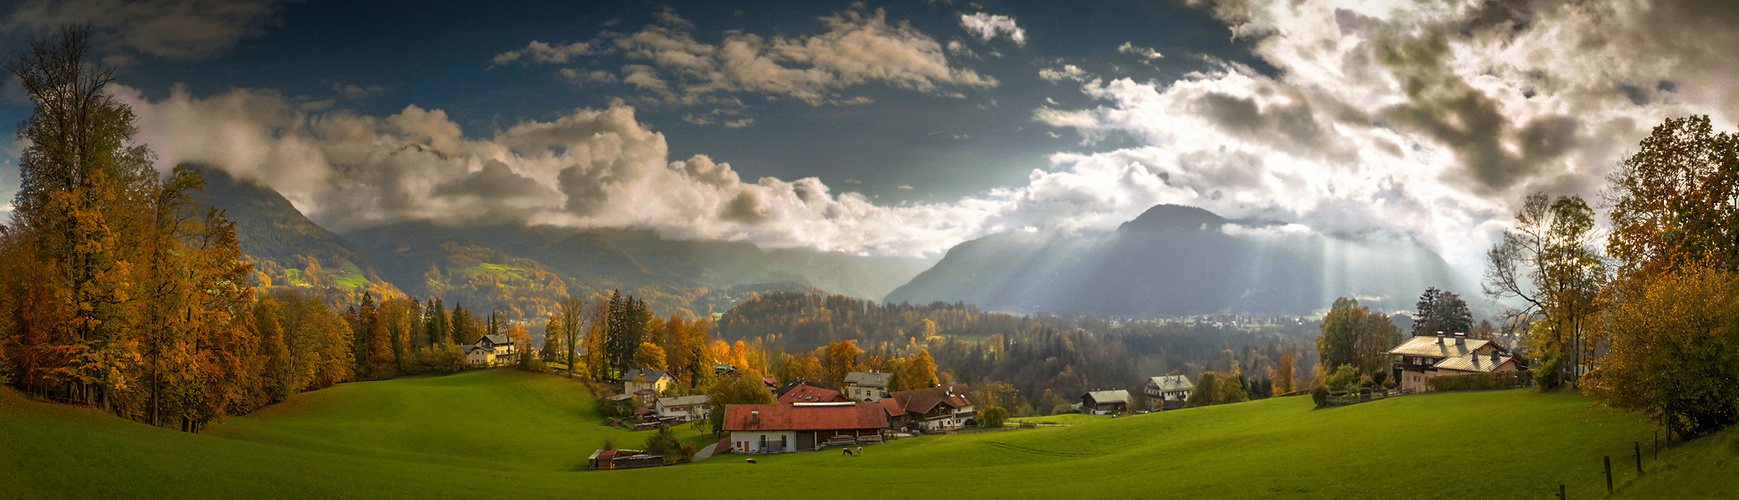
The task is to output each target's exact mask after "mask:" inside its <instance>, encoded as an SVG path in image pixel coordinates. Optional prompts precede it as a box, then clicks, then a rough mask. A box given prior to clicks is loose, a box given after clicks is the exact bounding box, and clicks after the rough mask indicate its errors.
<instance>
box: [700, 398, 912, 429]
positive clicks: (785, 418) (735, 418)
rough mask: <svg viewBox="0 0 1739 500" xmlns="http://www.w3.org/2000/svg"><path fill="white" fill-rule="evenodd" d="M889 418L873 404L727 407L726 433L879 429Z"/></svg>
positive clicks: (879, 406) (880, 408)
mask: <svg viewBox="0 0 1739 500" xmlns="http://www.w3.org/2000/svg"><path fill="white" fill-rule="evenodd" d="M887 426H888V417H887V415H886V414H885V413H884V412H883V410H882V406H881V405H879V404H875V403H852V404H840V405H802V406H798V405H787V404H770V405H727V406H725V430H727V431H761V430H767V431H775V430H777V431H790V430H797V431H820V430H836V429H882V428H886V427H887Z"/></svg>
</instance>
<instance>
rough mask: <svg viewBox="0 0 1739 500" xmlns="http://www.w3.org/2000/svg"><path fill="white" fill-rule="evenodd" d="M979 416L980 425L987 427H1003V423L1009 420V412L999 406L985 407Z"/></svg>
mask: <svg viewBox="0 0 1739 500" xmlns="http://www.w3.org/2000/svg"><path fill="white" fill-rule="evenodd" d="M979 416H980V418H979V421H978V423H979V425H983V426H985V427H1002V423H1003V422H1004V421H1006V420H1008V410H1004V409H1002V408H1001V407H997V406H990V407H985V408H984V411H983V412H980V413H979Z"/></svg>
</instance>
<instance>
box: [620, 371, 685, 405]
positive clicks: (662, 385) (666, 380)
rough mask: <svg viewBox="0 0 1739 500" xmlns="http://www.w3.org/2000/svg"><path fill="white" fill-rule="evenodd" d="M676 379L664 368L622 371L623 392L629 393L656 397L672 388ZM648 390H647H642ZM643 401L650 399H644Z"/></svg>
mask: <svg viewBox="0 0 1739 500" xmlns="http://www.w3.org/2000/svg"><path fill="white" fill-rule="evenodd" d="M675 382H676V379H674V378H671V376H670V374H669V373H666V372H665V371H664V370H651V369H643V370H628V371H627V372H624V373H622V392H624V393H628V394H651V395H652V396H653V397H654V398H656V397H658V396H659V395H661V394H664V391H666V390H669V389H670V385H671V384H673V383H675ZM642 391H646V392H642ZM642 401H650V400H649V399H643V400H642Z"/></svg>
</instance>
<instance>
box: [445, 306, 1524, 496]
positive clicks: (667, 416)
mask: <svg viewBox="0 0 1739 500" xmlns="http://www.w3.org/2000/svg"><path fill="white" fill-rule="evenodd" d="M491 337H495V336H491ZM501 340H505V339H492V338H487V337H486V338H485V339H483V340H481V341H479V342H478V345H477V346H473V349H480V348H484V349H492V350H491V351H488V352H486V354H489V355H494V356H503V354H502V353H503V352H505V353H506V355H509V356H510V355H511V354H512V352H513V351H512V349H513V346H512V343H511V342H506V343H505V344H503V343H501ZM501 349H505V350H504V351H503V350H501ZM1389 353H1390V354H1392V355H1394V356H1395V357H1396V359H1395V373H1396V378H1397V380H1399V383H1400V386H1401V388H1403V389H1411V390H1414V391H1424V390H1429V386H1428V385H1427V384H1426V382H1425V381H1426V380H1428V379H1429V378H1430V377H1434V376H1440V375H1459V374H1468V373H1501V372H1510V371H1516V370H1518V369H1519V367H1518V366H1517V361H1516V359H1515V358H1513V357H1511V356H1510V355H1509V351H1508V349H1505V348H1504V347H1503V346H1501V345H1498V344H1497V343H1494V342H1492V341H1489V340H1475V339H1468V338H1466V335H1465V334H1462V333H1454V334H1439V335H1422V336H1416V337H1413V338H1411V339H1409V340H1407V341H1406V342H1404V343H1402V344H1401V345H1399V346H1396V347H1395V348H1394V349H1391V350H1390V351H1389ZM714 372H715V373H717V374H719V375H729V374H733V373H735V369H734V368H732V367H730V366H729V365H719V366H716V367H714ZM891 379H892V375H891V374H887V373H874V372H851V373H850V374H848V375H847V376H846V377H845V380H844V385H845V387H843V388H842V389H843V390H834V389H830V388H826V387H820V386H816V385H812V384H810V383H809V382H807V381H803V380H798V381H794V382H791V383H787V384H779V383H778V382H777V381H776V380H774V379H772V378H766V379H763V382H764V383H765V385H766V387H767V389H768V390H769V391H771V392H772V394H773V396H774V398H775V400H776V401H777V402H776V403H772V404H734V405H727V406H726V407H725V409H724V411H725V415H724V419H723V420H724V430H725V431H726V432H729V433H730V440H729V441H730V447H731V451H732V452H735V453H786V452H795V451H814V450H819V449H821V448H824V447H827V446H861V445H864V444H870V443H880V442H882V440H883V436H884V435H885V434H887V433H890V432H899V431H905V432H947V431H952V430H956V429H960V428H962V427H965V426H966V425H969V424H970V423H971V422H972V421H973V420H974V419H975V418H976V417H977V410H976V409H975V407H974V404H973V401H972V396H971V393H970V390H969V389H968V388H967V386H966V385H965V384H949V385H944V386H938V387H931V388H927V389H917V390H909V391H889V390H888V384H889V382H890V381H891ZM674 383H675V380H674V379H673V378H672V377H671V376H670V374H669V373H667V372H664V371H662V370H650V369H646V370H629V371H628V372H627V373H625V374H623V377H622V384H623V393H622V394H621V395H619V396H616V399H617V400H618V401H624V402H626V401H629V400H634V401H638V402H640V403H641V404H645V405H650V407H649V408H641V409H640V410H639V411H640V412H641V416H642V417H643V421H644V423H645V424H646V425H652V426H655V425H668V424H673V423H682V422H689V421H694V420H700V419H705V418H708V417H710V416H711V415H710V412H711V408H712V406H711V404H710V403H711V401H710V399H709V398H708V397H707V396H705V395H697V396H670V397H665V396H663V394H664V393H665V392H666V391H667V390H669V389H670V388H671V386H672V385H673V384H674ZM1194 390H1195V383H1194V382H1192V381H1191V380H1190V378H1189V377H1188V376H1185V375H1163V376H1158V377H1151V378H1149V379H1148V381H1147V384H1146V385H1145V386H1144V387H1143V388H1142V394H1143V395H1145V396H1147V398H1146V399H1147V401H1148V407H1147V408H1145V410H1148V411H1161V410H1172V409H1178V408H1183V407H1184V406H1185V404H1186V402H1187V401H1189V397H1190V393H1191V392H1192V391H1194ZM1130 404H1131V402H1130V394H1129V391H1127V390H1121V389H1119V390H1095V391H1089V392H1087V393H1085V394H1082V395H1081V400H1080V403H1079V404H1078V405H1076V406H1077V408H1078V410H1079V411H1080V412H1081V413H1087V414H1097V415H1106V414H1121V413H1126V412H1128V411H1130ZM624 456H627V455H624ZM598 458H600V459H603V461H609V460H611V459H612V458H611V457H598ZM622 460H628V459H626V458H621V459H619V460H617V461H618V462H620V461H622ZM623 465H627V464H618V465H615V466H616V467H621V466H623Z"/></svg>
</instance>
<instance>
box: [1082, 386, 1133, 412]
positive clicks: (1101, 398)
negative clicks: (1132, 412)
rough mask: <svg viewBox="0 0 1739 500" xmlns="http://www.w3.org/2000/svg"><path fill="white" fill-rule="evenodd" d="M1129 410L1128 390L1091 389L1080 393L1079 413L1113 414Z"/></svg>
mask: <svg viewBox="0 0 1739 500" xmlns="http://www.w3.org/2000/svg"><path fill="white" fill-rule="evenodd" d="M1128 410H1129V391H1125V390H1122V389H1118V390H1115V391H1093V392H1089V393H1086V394H1082V395H1081V413H1085V414H1088V415H1115V414H1118V413H1123V412H1125V411H1128Z"/></svg>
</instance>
